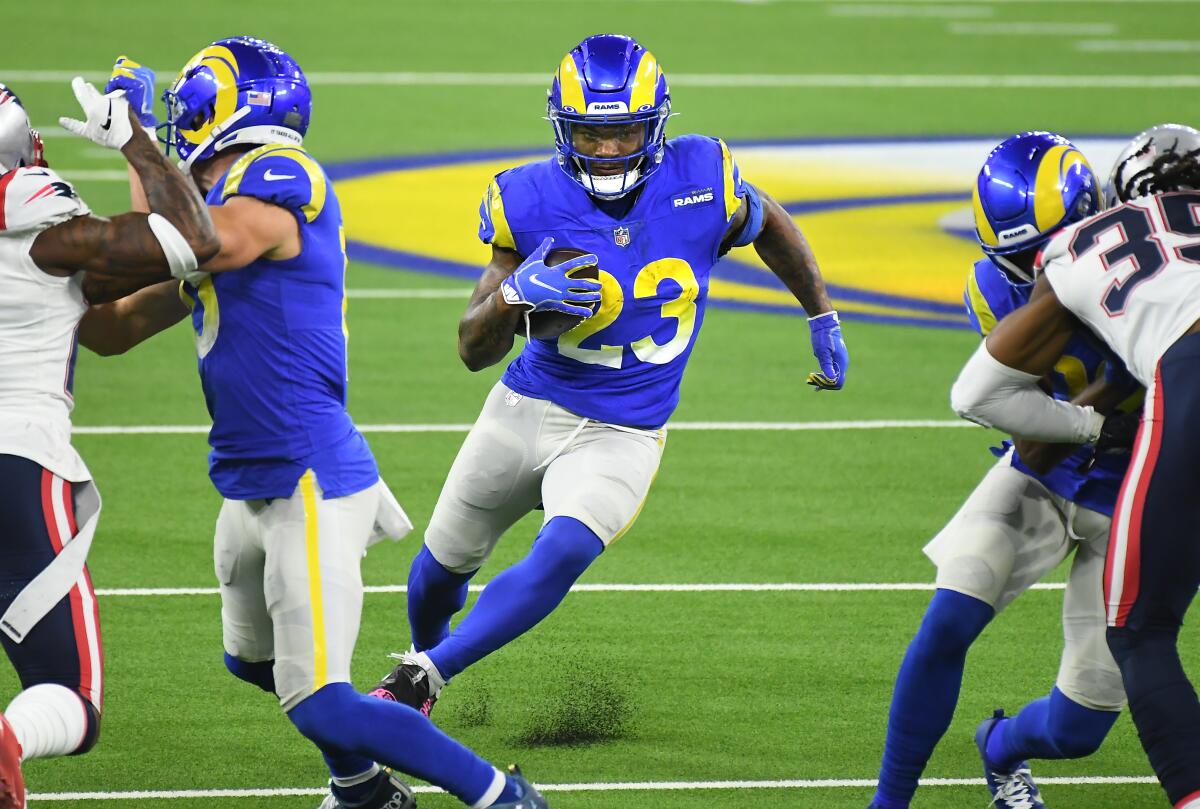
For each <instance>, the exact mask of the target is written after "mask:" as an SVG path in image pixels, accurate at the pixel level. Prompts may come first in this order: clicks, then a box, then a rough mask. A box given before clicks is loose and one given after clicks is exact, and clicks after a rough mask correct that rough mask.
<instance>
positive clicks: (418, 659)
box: [367, 649, 446, 716]
mask: <svg viewBox="0 0 1200 809" xmlns="http://www.w3.org/2000/svg"><path fill="white" fill-rule="evenodd" d="M388 656H389V657H391V658H392V659H394V660H399V661H400V665H398V666H396V668H394V669H392V673H391V674H389V675H388V676H386V677H384V678H383V679H382V680H380V681H379V684H378V685H376V686H375V688H373V689H372V690H371V691H368V692H367V695H368V696H372V697H377V698H379V699H386V700H389V701H390V702H399V703H402V704H404V705H407V706H409V707H410V708H416V709H417V710H418V711H420V712H421V713H423V714H424V715H425V716H429V714H430V713H432V712H433V706H434V703H436V702H437V700H438V695H439V694H440V693H441V692H442V687H443V686H445V684H446V683H445V681H444V680H443V679H442V676H441V675H440V674H439V673H438V670H437V668H435V667H434V665H433V663H432V662H431V661H430V660H429V658H428V657H426V656H425V655H424V654H416V653H414V652H413V651H412V650H411V649H410V650H409V651H408V652H406V653H405V654H392V655H388Z"/></svg>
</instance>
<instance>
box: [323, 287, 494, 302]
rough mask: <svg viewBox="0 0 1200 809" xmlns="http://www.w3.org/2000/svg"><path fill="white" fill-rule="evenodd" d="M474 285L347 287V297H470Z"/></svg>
mask: <svg viewBox="0 0 1200 809" xmlns="http://www.w3.org/2000/svg"><path fill="white" fill-rule="evenodd" d="M473 291H474V290H473V288H472V287H435V288H431V289H404V288H399V289H347V290H346V297H347V298H366V299H370V298H385V299H386V298H400V299H405V298H418V299H422V300H428V299H437V298H454V299H461V298H469V297H471V293H472V292H473Z"/></svg>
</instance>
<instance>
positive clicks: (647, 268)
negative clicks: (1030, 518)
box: [373, 34, 848, 712]
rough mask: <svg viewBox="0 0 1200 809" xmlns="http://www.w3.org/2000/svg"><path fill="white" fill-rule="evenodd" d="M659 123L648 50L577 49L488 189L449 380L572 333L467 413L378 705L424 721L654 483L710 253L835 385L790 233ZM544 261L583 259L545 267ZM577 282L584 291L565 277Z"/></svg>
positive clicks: (837, 372)
mask: <svg viewBox="0 0 1200 809" xmlns="http://www.w3.org/2000/svg"><path fill="white" fill-rule="evenodd" d="M670 110H671V101H670V94H669V92H668V88H667V80H666V77H665V76H664V75H663V71H662V67H661V66H660V65H659V63H658V61H657V60H656V59H655V58H654V56H653V55H651V53H650V52H649V51H647V50H646V49H645V48H644V47H642V46H641V45H640V44H638V43H637V42H636V41H634V40H633V39H631V38H629V37H626V36H620V35H616V34H602V35H596V36H591V37H588V38H587V39H585V40H583V42H581V43H580V44H579V45H578V46H577V47H575V48H574V49H572V50H571V52H570V53H568V54H567V55H566V56H565V57H564V58H563V60H562V62H561V64H560V65H559V67H558V71H557V72H556V73H555V75H554V78H553V82H552V85H551V89H550V97H549V103H548V116H549V119H550V122H551V124H552V126H553V130H554V138H555V156H554V157H552V158H550V159H548V160H543V161H541V162H538V163H533V164H530V165H525V166H521V167H519V168H514V169H510V170H508V171H505V172H502V173H501V174H499V175H497V176H496V178H495V179H494V180H493V181H492V183H491V185H490V186H489V187H488V189H487V193H486V195H485V197H484V200H483V203H482V205H481V206H480V218H481V223H480V226H479V236H480V239H481V240H482V241H483V242H485V243H486V244H489V245H491V249H492V258H491V261H490V263H489V264H488V266H487V267H486V268H485V270H484V271H483V275H482V277H481V278H480V280H479V283H478V284H477V285H476V288H475V291H474V294H473V295H472V298H471V301H470V303H469V304H468V307H467V311H466V314H465V315H464V316H463V318H462V320H461V322H460V323H459V353H460V355H461V357H462V360H463V362H464V363H465V364H466V365H467V367H468V368H470V369H471V370H479V369H481V368H486V367H488V366H491V365H494V364H495V363H497V362H499V361H500V360H501V359H503V358H504V357H505V355H506V354H507V353H508V351H509V349H510V348H511V346H512V344H513V340H514V334H516V333H520V334H522V335H524V334H525V333H526V326H525V322H526V315H530V314H532V315H535V316H536V315H538V314H539V313H542V312H554V311H558V312H566V313H573V314H575V315H577V316H579V317H582V318H584V319H583V321H582V323H581V324H580V325H579V326H577V327H576V328H574V329H572V330H570V331H567V332H566V333H564V334H563V335H562V336H560V337H558V338H557V339H550V340H544V339H537V338H533V339H530V340H528V342H527V343H526V344H525V347H524V349H523V350H522V351H521V353H520V354H519V355H518V356H517V358H516V359H515V360H513V362H512V363H510V364H509V366H508V368H507V370H506V371H505V373H504V376H503V377H502V379H501V381H500V382H499V383H498V384H497V385H496V386H495V387H494V388H493V389H492V392H491V394H490V395H489V396H488V398H487V400H486V402H485V403H484V406H483V411H482V413H481V414H480V416H479V419H478V420H477V421H476V423H475V425H474V427H473V428H472V429H471V432H470V434H469V435H468V436H467V438H466V440H465V442H464V443H463V446H462V448H461V449H460V451H459V453H458V457H457V458H456V460H455V461H454V464H453V467H452V468H451V470H450V474H449V477H448V478H447V480H446V483H445V485H444V487H443V489H442V493H441V496H440V497H439V499H438V502H437V505H436V507H435V509H434V513H433V516H432V518H431V520H430V523H429V527H428V529H427V530H426V533H425V546H424V547H423V548H422V549H421V551H420V552H419V553H418V555H417V556H416V558H415V559H414V561H413V565H412V569H411V571H410V573H409V581H408V584H409V591H408V618H409V623H410V627H411V633H412V644H413V648H412V650H411V652H410V653H409V654H408V655H404V656H401V657H402V659H401V663H400V665H399V666H397V667H396V668H395V669H394V670H393V672H392V673H391V674H390V675H389V676H388V677H387V678H385V680H384V681H383V682H382V683H380V685H379V687H378V688H377V689H376V690H375V691H374V692H373V693H374V694H376V695H377V696H380V697H383V698H385V699H395V700H398V701H400V702H403V703H406V704H409V705H413V706H416V707H419V708H421V709H422V710H423V711H425V712H428V711H429V710H430V709H431V708H432V705H433V701H434V700H435V699H436V698H437V696H438V693H439V691H440V689H441V687H442V686H443V685H444V684H445V683H446V682H447V681H448V680H449V679H450V678H452V677H453V676H455V675H456V674H458V673H459V672H461V671H462V670H463V669H465V668H467V667H468V666H470V665H471V664H472V663H474V662H476V661H477V660H479V659H481V658H482V657H484V656H486V655H487V654H489V653H491V652H493V651H495V650H496V649H498V648H500V647H501V646H503V645H504V644H506V643H508V642H509V641H511V640H513V639H514V638H516V637H518V636H519V635H521V634H522V633H524V632H526V631H527V630H529V629H530V628H531V627H533V626H534V625H535V624H537V623H538V622H539V621H541V620H542V619H543V618H545V617H546V616H547V615H549V614H550V612H551V611H553V610H554V608H555V607H556V606H557V605H558V604H559V603H560V602H561V601H562V599H563V598H564V597H565V596H566V594H567V592H568V590H569V589H570V588H571V585H572V584H573V583H574V582H575V580H576V579H577V578H578V577H579V576H580V574H582V573H583V571H584V570H586V569H587V567H588V566H589V565H590V564H591V563H592V562H593V561H595V559H596V558H597V557H598V556H599V555H600V554H601V552H602V551H603V550H604V549H605V548H606V547H608V545H610V544H611V543H612V542H614V541H616V540H617V539H618V538H620V537H621V536H622V535H623V534H624V533H625V532H626V531H628V530H629V527H630V526H631V525H632V524H633V521H634V519H635V518H636V517H637V515H638V513H639V511H640V510H641V507H642V504H643V502H644V501H645V498H646V495H647V492H648V491H649V488H650V484H651V482H652V481H653V479H654V476H655V473H656V471H657V470H658V465H659V459H660V457H661V455H662V451H663V445H664V443H665V441H666V435H667V433H666V428H665V426H664V425H665V424H666V421H667V419H668V418H669V417H670V415H671V412H672V411H673V410H674V409H675V405H676V403H677V402H678V399H679V384H680V380H681V378H682V376H683V370H684V366H685V365H686V364H687V360H688V357H689V355H690V354H691V351H692V347H693V345H694V344H695V341H696V336H697V334H698V333H699V330H700V325H701V322H702V320H703V317H704V309H705V305H706V303H707V297H708V284H709V273H710V271H711V269H712V266H713V264H714V263H715V262H716V260H717V258H718V257H719V256H721V255H722V254H724V253H725V252H727V251H728V250H729V249H731V248H733V247H738V246H742V245H748V244H753V245H754V247H755V249H756V250H757V251H758V253H759V255H760V256H761V257H762V258H763V260H764V261H765V262H766V264H767V266H768V267H769V268H770V269H771V270H772V271H773V272H774V273H775V274H776V275H777V276H779V278H780V279H782V280H783V282H784V283H785V284H786V285H787V287H788V288H789V289H790V290H791V291H792V293H793V294H794V295H795V296H796V298H797V299H798V300H799V301H800V303H801V304H802V305H803V307H804V309H805V311H806V312H807V313H808V314H809V316H810V317H809V326H810V328H811V333H812V345H813V351H814V354H815V355H816V357H817V359H818V361H819V364H820V371H819V372H817V373H813V374H810V375H809V377H808V379H809V382H810V384H813V385H814V386H816V387H818V388H820V389H825V390H837V389H839V388H841V387H842V384H843V382H844V379H845V373H846V366H847V362H848V359H847V354H846V348H845V345H844V343H843V341H842V336H841V330H840V328H839V325H838V316H837V313H836V312H835V311H834V310H833V308H832V306H831V305H830V303H829V298H828V296H827V295H826V292H825V286H824V282H823V280H822V278H821V273H820V271H819V270H818V268H817V263H816V260H815V259H814V258H813V254H812V251H811V250H810V249H809V247H808V244H807V243H806V241H805V239H804V237H803V235H802V234H801V233H800V231H799V230H798V229H797V227H796V225H795V223H794V222H793V221H792V218H791V216H789V215H788V214H787V213H786V212H785V211H784V210H783V208H782V207H780V206H779V205H778V203H776V202H775V201H774V200H772V199H771V198H770V197H768V196H767V195H766V194H764V193H762V192H761V191H759V190H758V189H756V188H755V187H754V186H752V185H750V184H749V183H746V182H743V180H742V178H741V176H740V174H739V172H738V168H737V165H736V164H735V163H734V160H733V157H732V155H731V154H730V152H729V149H728V148H727V147H726V146H725V144H724V143H723V142H721V141H719V140H716V139H713V138H706V137H700V136H698V135H685V136H682V137H678V138H674V139H672V140H669V141H668V140H666V136H665V127H666V123H667V119H668V118H669V117H670V114H671V113H670ZM552 246H553V247H572V248H576V249H578V250H583V251H586V255H585V256H583V257H579V258H575V259H572V260H570V261H567V262H566V263H563V264H560V265H558V266H553V267H551V266H547V264H546V262H545V260H544V259H545V258H546V256H547V252H548V250H550V249H551V247H552ZM587 266H596V267H598V273H597V275H598V279H599V280H598V281H589V280H586V279H583V278H576V277H570V276H568V273H569V272H572V271H573V270H579V269H581V268H583V267H587ZM596 301H599V305H598V307H597V309H596V311H595V312H594V313H593V310H592V309H591V308H589V307H590V305H592V304H594V303H595V302H596ZM539 504H540V505H541V507H542V508H543V509H544V511H545V518H544V521H543V525H542V528H541V530H540V532H539V533H538V536H537V538H536V540H535V541H534V544H533V548H532V550H531V551H530V552H529V555H528V556H526V557H525V558H524V559H523V560H521V561H520V562H518V563H517V564H515V565H513V566H512V567H510V568H508V569H507V570H505V571H503V572H502V573H500V574H499V575H498V576H496V578H494V579H493V580H492V581H491V582H490V583H488V585H487V586H486V587H485V588H484V590H483V592H482V594H481V595H480V597H479V600H478V602H477V603H476V605H475V607H474V608H473V609H472V610H471V612H470V613H469V614H468V615H467V616H466V617H465V618H464V619H463V621H462V622H461V623H460V624H459V625H458V626H457V627H456V628H455V630H454V632H453V633H451V632H450V631H449V624H450V618H451V616H452V615H453V614H454V613H456V612H457V611H459V610H460V609H462V607H463V604H464V603H465V599H466V596H467V583H468V582H469V581H470V579H471V577H472V576H474V575H475V573H476V572H477V571H478V570H479V568H480V566H481V565H482V564H483V563H484V561H485V560H486V559H487V558H488V556H489V554H490V553H491V552H492V548H493V547H494V546H495V544H496V542H497V540H499V538H500V536H501V534H503V533H504V532H505V530H507V529H508V528H509V526H511V525H512V524H513V523H514V522H516V521H517V520H518V519H519V518H520V517H522V516H523V515H525V514H527V513H529V512H530V511H532V510H534V509H535V508H537V507H538V506H539Z"/></svg>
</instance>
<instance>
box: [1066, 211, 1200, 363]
mask: <svg viewBox="0 0 1200 809" xmlns="http://www.w3.org/2000/svg"><path fill="white" fill-rule="evenodd" d="M1043 263H1044V270H1043V271H1044V272H1045V273H1046V278H1047V279H1048V280H1049V281H1050V285H1051V286H1052V287H1053V288H1054V292H1055V294H1057V295H1058V299H1059V300H1060V301H1061V302H1062V304H1063V305H1064V306H1066V307H1067V308H1068V309H1070V310H1071V311H1072V312H1073V313H1074V314H1075V316H1076V317H1078V318H1079V319H1080V320H1082V321H1083V322H1084V323H1085V324H1086V325H1087V326H1088V328H1090V329H1091V330H1092V331H1093V332H1095V333H1096V334H1097V335H1098V336H1099V337H1101V338H1102V339H1103V340H1104V341H1105V342H1106V343H1108V344H1109V346H1111V347H1112V349H1113V351H1115V352H1116V353H1117V355H1118V356H1119V357H1120V358H1121V359H1122V360H1124V362H1125V365H1126V366H1127V367H1128V368H1129V371H1130V373H1132V374H1133V375H1134V377H1136V378H1137V380H1138V381H1139V382H1141V383H1142V384H1143V385H1145V386H1146V387H1149V386H1150V384H1151V382H1153V380H1154V371H1155V368H1156V367H1157V365H1158V361H1159V359H1160V358H1161V357H1162V355H1163V354H1165V353H1166V351H1167V349H1168V348H1170V347H1171V345H1172V344H1174V342H1175V341H1176V340H1178V339H1179V338H1180V337H1181V336H1182V335H1183V333H1184V332H1186V331H1187V330H1188V328H1190V327H1191V325H1192V324H1193V323H1195V322H1196V321H1197V320H1200V193H1197V192H1194V191H1187V192H1177V193H1171V194H1162V195H1159V196H1154V197H1146V198H1144V199H1137V200H1133V201H1131V202H1127V203H1125V204H1124V205H1119V206H1117V207H1116V208H1112V209H1111V210H1108V211H1105V212H1104V213H1101V214H1097V215H1096V216H1093V217H1091V218H1090V219H1085V220H1084V221H1083V222H1080V223H1079V224H1078V225H1072V226H1071V227H1069V228H1067V229H1066V230H1064V231H1063V232H1062V233H1061V234H1059V235H1058V236H1056V237H1055V238H1054V240H1053V241H1051V242H1050V244H1048V245H1047V246H1046V250H1045V253H1044V255H1043Z"/></svg>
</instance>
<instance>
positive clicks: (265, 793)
mask: <svg viewBox="0 0 1200 809" xmlns="http://www.w3.org/2000/svg"><path fill="white" fill-rule="evenodd" d="M984 783H985V782H984V780H983V779H982V778H922V779H921V786H925V787H960V786H983V785H984ZM1038 783H1039V784H1041V783H1045V784H1059V785H1063V786H1089V785H1118V784H1148V785H1149V784H1157V783H1158V781H1157V780H1156V779H1155V778H1154V777H1153V776H1143V775H1112V776H1108V775H1101V776H1082V777H1078V778H1069V777H1056V778H1047V777H1041V778H1038ZM877 785H878V781H876V780H875V779H873V778H821V779H797V780H786V781H618V782H612V783H578V784H536V785H535V786H537V788H538V789H539V790H541V791H542V792H635V791H636V792H643V791H646V792H668V791H670V792H675V791H699V790H732V789H872V788H874V787H875V786H877ZM327 791H328V789H327V788H326V787H279V788H270V787H265V788H260V789H190V790H185V789H180V790H140V791H136V792H35V793H30V794H29V795H28V796H27V797H28V799H29V800H30V801H112V800H154V799H157V800H172V799H180V798H277V797H293V796H309V795H311V796H319V795H324V794H326V793H327ZM413 791H414V792H419V793H435V792H441V791H442V790H440V789H438V788H437V787H433V786H414V787H413Z"/></svg>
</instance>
